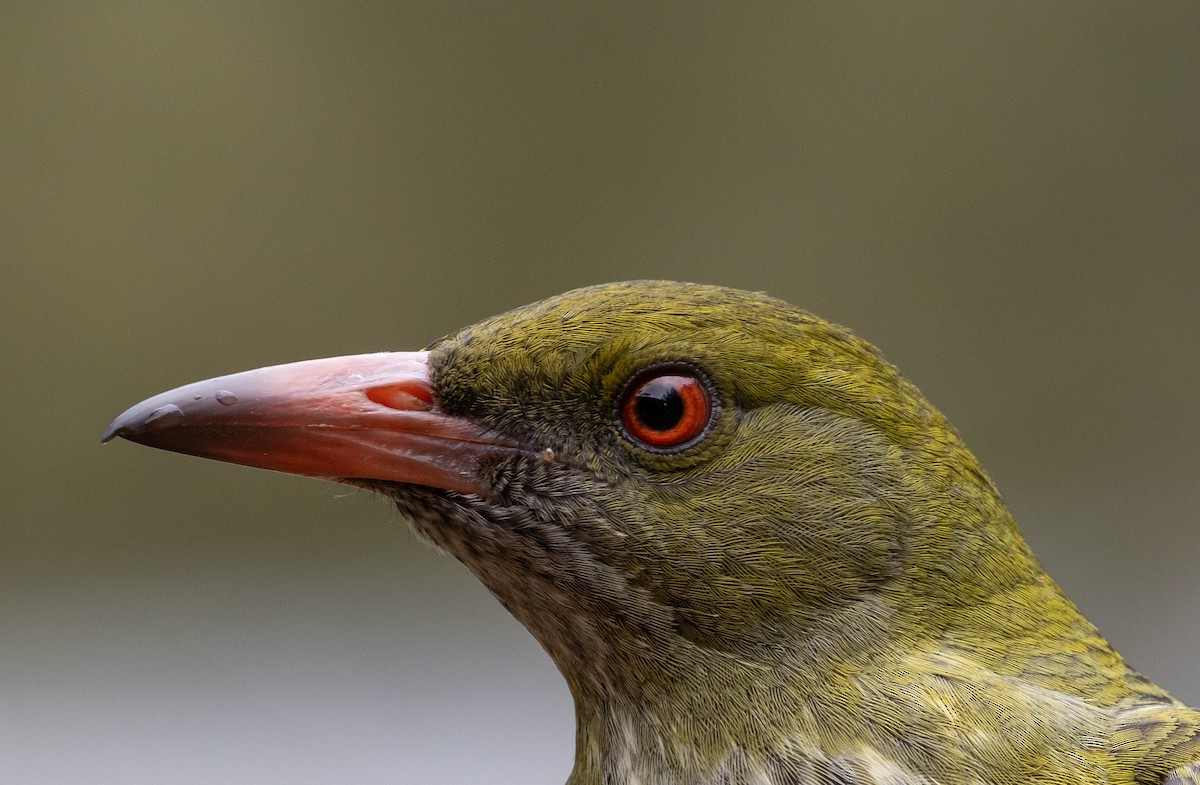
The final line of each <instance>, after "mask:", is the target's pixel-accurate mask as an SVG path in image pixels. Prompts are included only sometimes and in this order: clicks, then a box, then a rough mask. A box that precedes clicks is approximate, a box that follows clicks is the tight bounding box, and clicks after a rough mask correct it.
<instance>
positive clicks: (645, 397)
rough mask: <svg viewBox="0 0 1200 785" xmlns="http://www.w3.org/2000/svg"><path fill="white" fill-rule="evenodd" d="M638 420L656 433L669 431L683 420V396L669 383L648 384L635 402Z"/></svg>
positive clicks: (638, 394)
mask: <svg viewBox="0 0 1200 785" xmlns="http://www.w3.org/2000/svg"><path fill="white" fill-rule="evenodd" d="M633 408H634V410H635V411H636V412H637V417H638V419H639V420H640V421H641V422H642V424H643V425H645V426H646V427H647V428H649V429H651V430H654V431H669V430H671V429H672V428H674V427H675V426H676V425H679V421H680V420H682V419H683V396H681V395H680V394H679V390H677V389H676V388H675V385H673V384H670V383H669V382H663V381H652V382H647V383H646V384H645V385H644V386H643V387H642V389H640V390H638V391H637V398H636V400H634V402H633Z"/></svg>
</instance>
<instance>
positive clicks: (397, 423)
mask: <svg viewBox="0 0 1200 785" xmlns="http://www.w3.org/2000/svg"><path fill="white" fill-rule="evenodd" d="M427 359H428V358H427V353H426V352H394V353H392V352H383V353H379V354H359V355H351V356H347V357H330V358H328V359H324V360H308V361H305V362H298V363H289V364H287V365H273V366H270V367H267V368H259V369H258V370H254V371H245V372H244V373H235V374H231V375H229V376H218V377H217V378H215V379H209V380H207V381H203V382H196V383H194V384H189V385H185V386H183V387H179V388H176V389H174V390H171V391H169V392H165V393H162V394H160V395H156V396H154V397H153V398H148V399H147V400H145V401H142V402H141V403H139V404H137V405H136V406H134V407H132V408H130V409H129V410H127V411H126V412H125V413H124V414H122V415H121V416H120V417H118V418H117V419H116V420H114V421H113V423H112V425H110V426H109V427H108V430H107V431H106V432H105V434H104V439H103V440H104V441H106V442H107V441H109V440H110V439H112V438H114V437H116V436H121V437H124V438H126V439H129V440H130V441H134V442H140V443H141V444H148V445H150V446H151V447H159V448H161V449H164V450H172V451H174V452H181V453H186V454H188V455H199V456H201V457H203V458H215V459H216V460H219V461H229V462H231V463H241V464H245V465H247V466H257V467H259V468H263V469H273V470H275V471H280V472H289V473H291V474H302V475H306V476H309V477H321V478H325V479H331V480H355V479H362V480H390V481H395V482H403V483H413V484H417V485H426V486H430V487H433V488H441V489H443V490H448V491H458V492H460V493H472V494H477V495H484V494H485V488H484V487H483V485H482V481H481V480H480V479H479V468H480V462H481V461H482V460H484V459H486V458H491V457H496V456H502V455H503V454H505V453H512V452H525V451H524V450H521V449H520V447H519V446H518V445H517V444H516V443H515V442H513V441H511V440H509V439H506V438H505V437H503V436H501V435H499V434H497V433H495V432H494V431H490V430H488V429H487V428H484V427H483V426H481V425H479V424H478V423H475V422H473V421H471V420H467V419H464V418H461V417H455V416H451V415H447V414H445V413H444V412H442V411H440V409H439V405H438V400H437V396H436V395H435V394H434V391H433V385H432V383H431V381H430V376H429V365H428V362H427Z"/></svg>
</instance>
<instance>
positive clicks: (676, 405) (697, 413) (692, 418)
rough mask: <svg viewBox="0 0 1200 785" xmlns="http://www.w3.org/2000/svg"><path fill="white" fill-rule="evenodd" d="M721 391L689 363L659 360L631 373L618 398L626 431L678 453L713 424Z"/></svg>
mask: <svg viewBox="0 0 1200 785" xmlns="http://www.w3.org/2000/svg"><path fill="white" fill-rule="evenodd" d="M716 413H717V397H716V395H715V393H714V391H713V387H712V383H711V382H709V380H708V378H707V377H706V376H704V374H702V373H700V372H699V371H698V370H696V369H695V368H692V367H690V366H687V365H679V364H671V365H656V366H652V367H650V368H647V369H645V370H643V371H641V372H639V373H637V374H635V375H634V376H633V377H632V378H630V380H629V382H627V383H626V385H625V388H624V390H622V392H621V396H620V398H619V400H618V402H617V411H616V414H617V421H618V424H619V425H620V427H621V433H622V434H623V435H624V436H625V438H626V439H628V440H629V441H630V442H632V443H633V444H634V445H635V446H637V447H640V448H641V449H643V450H647V451H649V452H656V453H675V452H680V451H682V450H684V449H687V448H688V447H690V446H691V445H693V444H695V443H696V442H697V441H699V440H700V439H702V438H703V437H704V436H705V435H707V434H708V432H709V431H710V430H711V428H712V424H713V421H714V419H715V418H716Z"/></svg>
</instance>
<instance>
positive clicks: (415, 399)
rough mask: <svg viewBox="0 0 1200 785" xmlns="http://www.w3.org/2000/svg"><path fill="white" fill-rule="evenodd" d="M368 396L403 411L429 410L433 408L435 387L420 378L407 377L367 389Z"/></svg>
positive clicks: (381, 403) (383, 404)
mask: <svg viewBox="0 0 1200 785" xmlns="http://www.w3.org/2000/svg"><path fill="white" fill-rule="evenodd" d="M367 397H368V398H370V399H371V400H372V401H374V402H375V403H377V404H380V405H381V406H387V407H388V408H390V409H399V410H401V411H409V412H411V411H417V412H427V411H429V410H430V409H432V408H433V389H432V388H431V387H430V386H429V385H428V384H426V383H425V382H423V381H421V380H420V379H405V380H404V381H402V382H396V383H395V384H385V385H382V386H380V387H372V388H371V389H369V390H367Z"/></svg>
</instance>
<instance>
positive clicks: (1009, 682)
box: [106, 282, 1200, 785]
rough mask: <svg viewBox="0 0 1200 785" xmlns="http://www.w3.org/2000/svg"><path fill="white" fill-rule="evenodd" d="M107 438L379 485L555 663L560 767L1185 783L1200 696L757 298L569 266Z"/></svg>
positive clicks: (657, 773)
mask: <svg viewBox="0 0 1200 785" xmlns="http://www.w3.org/2000/svg"><path fill="white" fill-rule="evenodd" d="M647 380H650V381H647ZM651 383H653V384H654V385H658V386H657V387H654V388H653V391H652V392H648V390H650V389H651V388H650V387H646V386H644V385H649V384H651ZM296 384H300V385H302V386H303V385H308V386H305V387H304V388H303V389H304V392H303V393H299V392H295V391H293V390H292V389H291V388H292V386H293V385H296ZM230 386H232V387H230ZM229 389H235V390H236V391H237V394H236V395H234V394H233V393H231V392H229ZM667 390H669V391H670V392H669V393H668V392H666V391H667ZM244 393H245V394H244ZM688 396H691V397H688ZM231 399H233V400H231ZM240 399H245V400H240ZM239 400H240V402H237V401H239ZM689 407H690V408H689ZM693 415H694V416H693ZM114 435H122V436H127V437H128V438H131V439H134V440H136V441H143V442H145V443H147V444H152V445H154V446H160V447H165V448H167V449H173V450H177V451H181V452H187V453H191V454H197V455H205V456H208V457H215V458H219V459H222V460H232V461H236V462H241V463H248V464H250V465H254V466H261V467H264V468H275V469H279V470H284V471H293V472H297V473H302V474H310V475H312V476H320V477H327V478H328V477H332V478H335V479H340V480H341V481H343V482H349V483H351V484H354V485H359V486H363V487H368V488H371V489H373V490H377V491H379V492H381V493H384V494H386V495H388V496H389V497H391V498H392V499H393V500H394V501H395V503H396V505H397V506H398V507H399V509H400V510H401V512H402V513H403V514H404V515H405V517H406V518H407V519H408V520H409V521H410V522H411V524H412V526H413V528H414V529H415V530H416V531H418V532H419V533H421V534H422V535H423V536H425V537H426V538H428V539H429V540H431V541H432V542H434V543H435V544H436V545H438V546H439V547H441V548H442V549H444V550H445V551H447V552H449V553H451V554H453V555H454V556H455V557H456V558H458V559H459V560H460V561H462V562H463V563H464V564H465V565H466V566H467V567H468V568H469V569H470V570H471V571H472V572H473V573H474V574H475V575H476V576H477V577H478V578H479V579H480V580H481V581H482V582H483V583H484V584H485V585H486V586H487V587H488V588H489V589H490V590H491V591H492V593H493V594H495V596H496V597H497V598H498V599H499V600H500V601H501V602H502V603H504V605H505V606H506V607H507V608H508V609H509V610H510V611H511V612H512V613H513V614H514V615H515V616H516V617H517V618H518V619H519V620H520V621H521V622H522V623H523V624H524V625H525V626H526V627H527V628H528V629H529V630H530V631H531V632H532V633H533V634H534V636H536V637H537V639H538V640H539V641H540V642H541V644H542V645H543V646H544V647H545V649H546V651H547V652H549V654H550V656H551V657H552V658H553V659H554V661H555V663H556V664H557V665H558V667H559V669H560V670H561V671H562V673H563V675H564V677H565V678H566V680H567V682H568V684H569V686H570V689H571V692H572V694H573V696H574V699H575V706H576V718H577V745H576V746H577V749H576V761H575V768H574V770H573V772H572V774H571V778H570V780H569V783H568V785H869V784H871V783H875V784H877V785H1085V784H1086V785H1159V784H1160V783H1162V784H1163V785H1200V713H1197V712H1196V711H1194V710H1192V709H1188V708H1186V707H1185V706H1183V705H1181V704H1180V703H1178V702H1177V701H1175V700H1174V699H1173V698H1171V696H1169V695H1168V694H1167V693H1166V692H1164V691H1163V690H1162V689H1160V688H1159V687H1157V686H1155V685H1154V684H1152V683H1151V682H1149V681H1148V680H1146V679H1145V678H1143V677H1142V676H1140V675H1139V674H1137V673H1136V672H1134V671H1133V670H1131V669H1130V668H1129V667H1128V666H1127V665H1126V664H1125V662H1124V660H1123V659H1122V658H1121V656H1120V655H1119V654H1117V653H1116V652H1115V651H1114V650H1113V649H1112V648H1111V647H1110V646H1109V645H1108V643H1107V642H1106V641H1105V640H1104V639H1103V638H1102V637H1101V636H1100V634H1099V633H1098V632H1097V631H1096V629H1095V628H1094V627H1093V626H1092V625H1091V624H1090V623H1089V622H1088V621H1087V620H1086V619H1085V618H1084V617H1083V616H1082V615H1081V614H1080V613H1079V611H1078V610H1077V609H1076V607H1075V606H1074V605H1073V604H1072V603H1071V601H1070V600H1069V599H1067V597H1066V596H1065V595H1063V593H1062V591H1061V590H1060V589H1059V588H1058V586H1057V585H1055V583H1054V582H1053V581H1052V580H1051V579H1050V578H1049V577H1048V576H1047V575H1046V573H1045V572H1044V571H1043V570H1042V568H1041V566H1040V565H1039V564H1038V562H1037V561H1036V559H1035V558H1034V557H1033V555H1032V554H1031V553H1030V552H1029V549H1028V547H1027V546H1026V545H1025V542H1024V540H1022V538H1021V536H1020V534H1019V533H1018V531H1017V528H1016V526H1015V524H1014V523H1013V520H1012V518H1011V516H1010V515H1009V512H1008V510H1007V509H1006V508H1005V506H1004V503H1003V502H1002V501H1001V499H1000V496H999V494H998V493H997V491H996V489H995V487H994V486H993V485H992V483H991V481H990V480H989V479H988V478H987V476H986V475H985V474H984V472H983V470H982V468H981V467H980V466H979V463H978V462H977V461H976V459H975V457H974V456H973V455H972V454H971V453H970V451H968V450H967V448H966V447H965V446H964V445H963V443H962V441H961V440H960V439H959V438H958V436H957V434H955V432H954V430H953V428H951V426H950V425H949V423H947V422H946V420H945V418H944V417H942V415H941V414H940V413H939V412H938V411H937V410H936V409H934V408H933V406H931V405H930V404H929V403H928V402H927V401H926V400H925V398H924V397H923V396H922V395H921V394H920V392H919V391H918V390H917V389H916V388H915V387H913V386H912V385H911V384H909V383H908V382H907V381H905V380H904V378H903V377H901V376H900V374H899V373H898V372H897V371H896V369H895V368H894V367H892V366H891V365H890V364H888V363H887V362H886V361H885V360H884V359H883V358H882V357H881V356H880V354H879V352H878V351H877V350H876V349H875V348H874V347H872V346H870V345H869V344H867V343H866V342H864V341H862V340H859V339H858V338H856V337H855V336H853V335H852V334H851V333H849V332H848V331H846V330H844V329H842V328H840V327H836V326H834V325H831V324H829V323H827V322H824V321H822V320H820V319H818V318H816V317H814V316H812V315H810V314H807V313H805V312H803V311H800V310H798V309H796V308H793V307H792V306H790V305H787V304H786V303H783V302H780V301H778V300H774V299H771V298H769V297H766V296H764V295H760V294H752V293H748V292H741V291H736V290H732V289H723V288H718V287H709V286H697V285H693V284H680V283H669V282H632V283H621V284H612V285H608V286H598V287H592V288H588V289H580V290H578V291H574V292H569V293H567V294H564V295H561V296H559V297H555V298H551V299H549V300H546V301H544V302H541V303H537V304H534V305H531V306H529V307H526V308H521V309H517V310H515V311H512V312H509V313H506V314H502V315H500V316H497V317H495V318H492V319H489V320H486V321H484V322H482V323H480V324H478V325H475V326H473V327H469V328H466V329H464V330H461V331H459V332H458V333H455V334H453V335H450V336H448V337H446V338H443V339H442V340H440V341H438V342H436V343H434V344H433V345H432V346H431V347H430V348H429V350H428V353H415V354H402V355H360V356H356V357H350V358H332V359H330V360H320V361H312V362H310V363H300V364H295V365H288V366H280V367H278V368H268V369H261V370H260V371H254V372H248V373H247V374H238V375H234V376H229V377H221V378H219V379H215V380H210V381H209V382H202V383H197V384H196V385H189V386H187V387H184V388H180V389H179V390H176V391H173V392H171V393H164V394H162V395H160V396H156V397H154V398H151V399H149V400H148V401H145V402H143V403H142V404H139V405H138V406H135V407H133V408H132V409H130V410H129V411H128V412H126V413H125V414H123V415H122V416H121V417H119V418H118V419H117V421H116V422H114V424H113V425H112V426H111V427H110V430H109V433H108V435H107V437H106V438H109V437H111V436H114Z"/></svg>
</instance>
